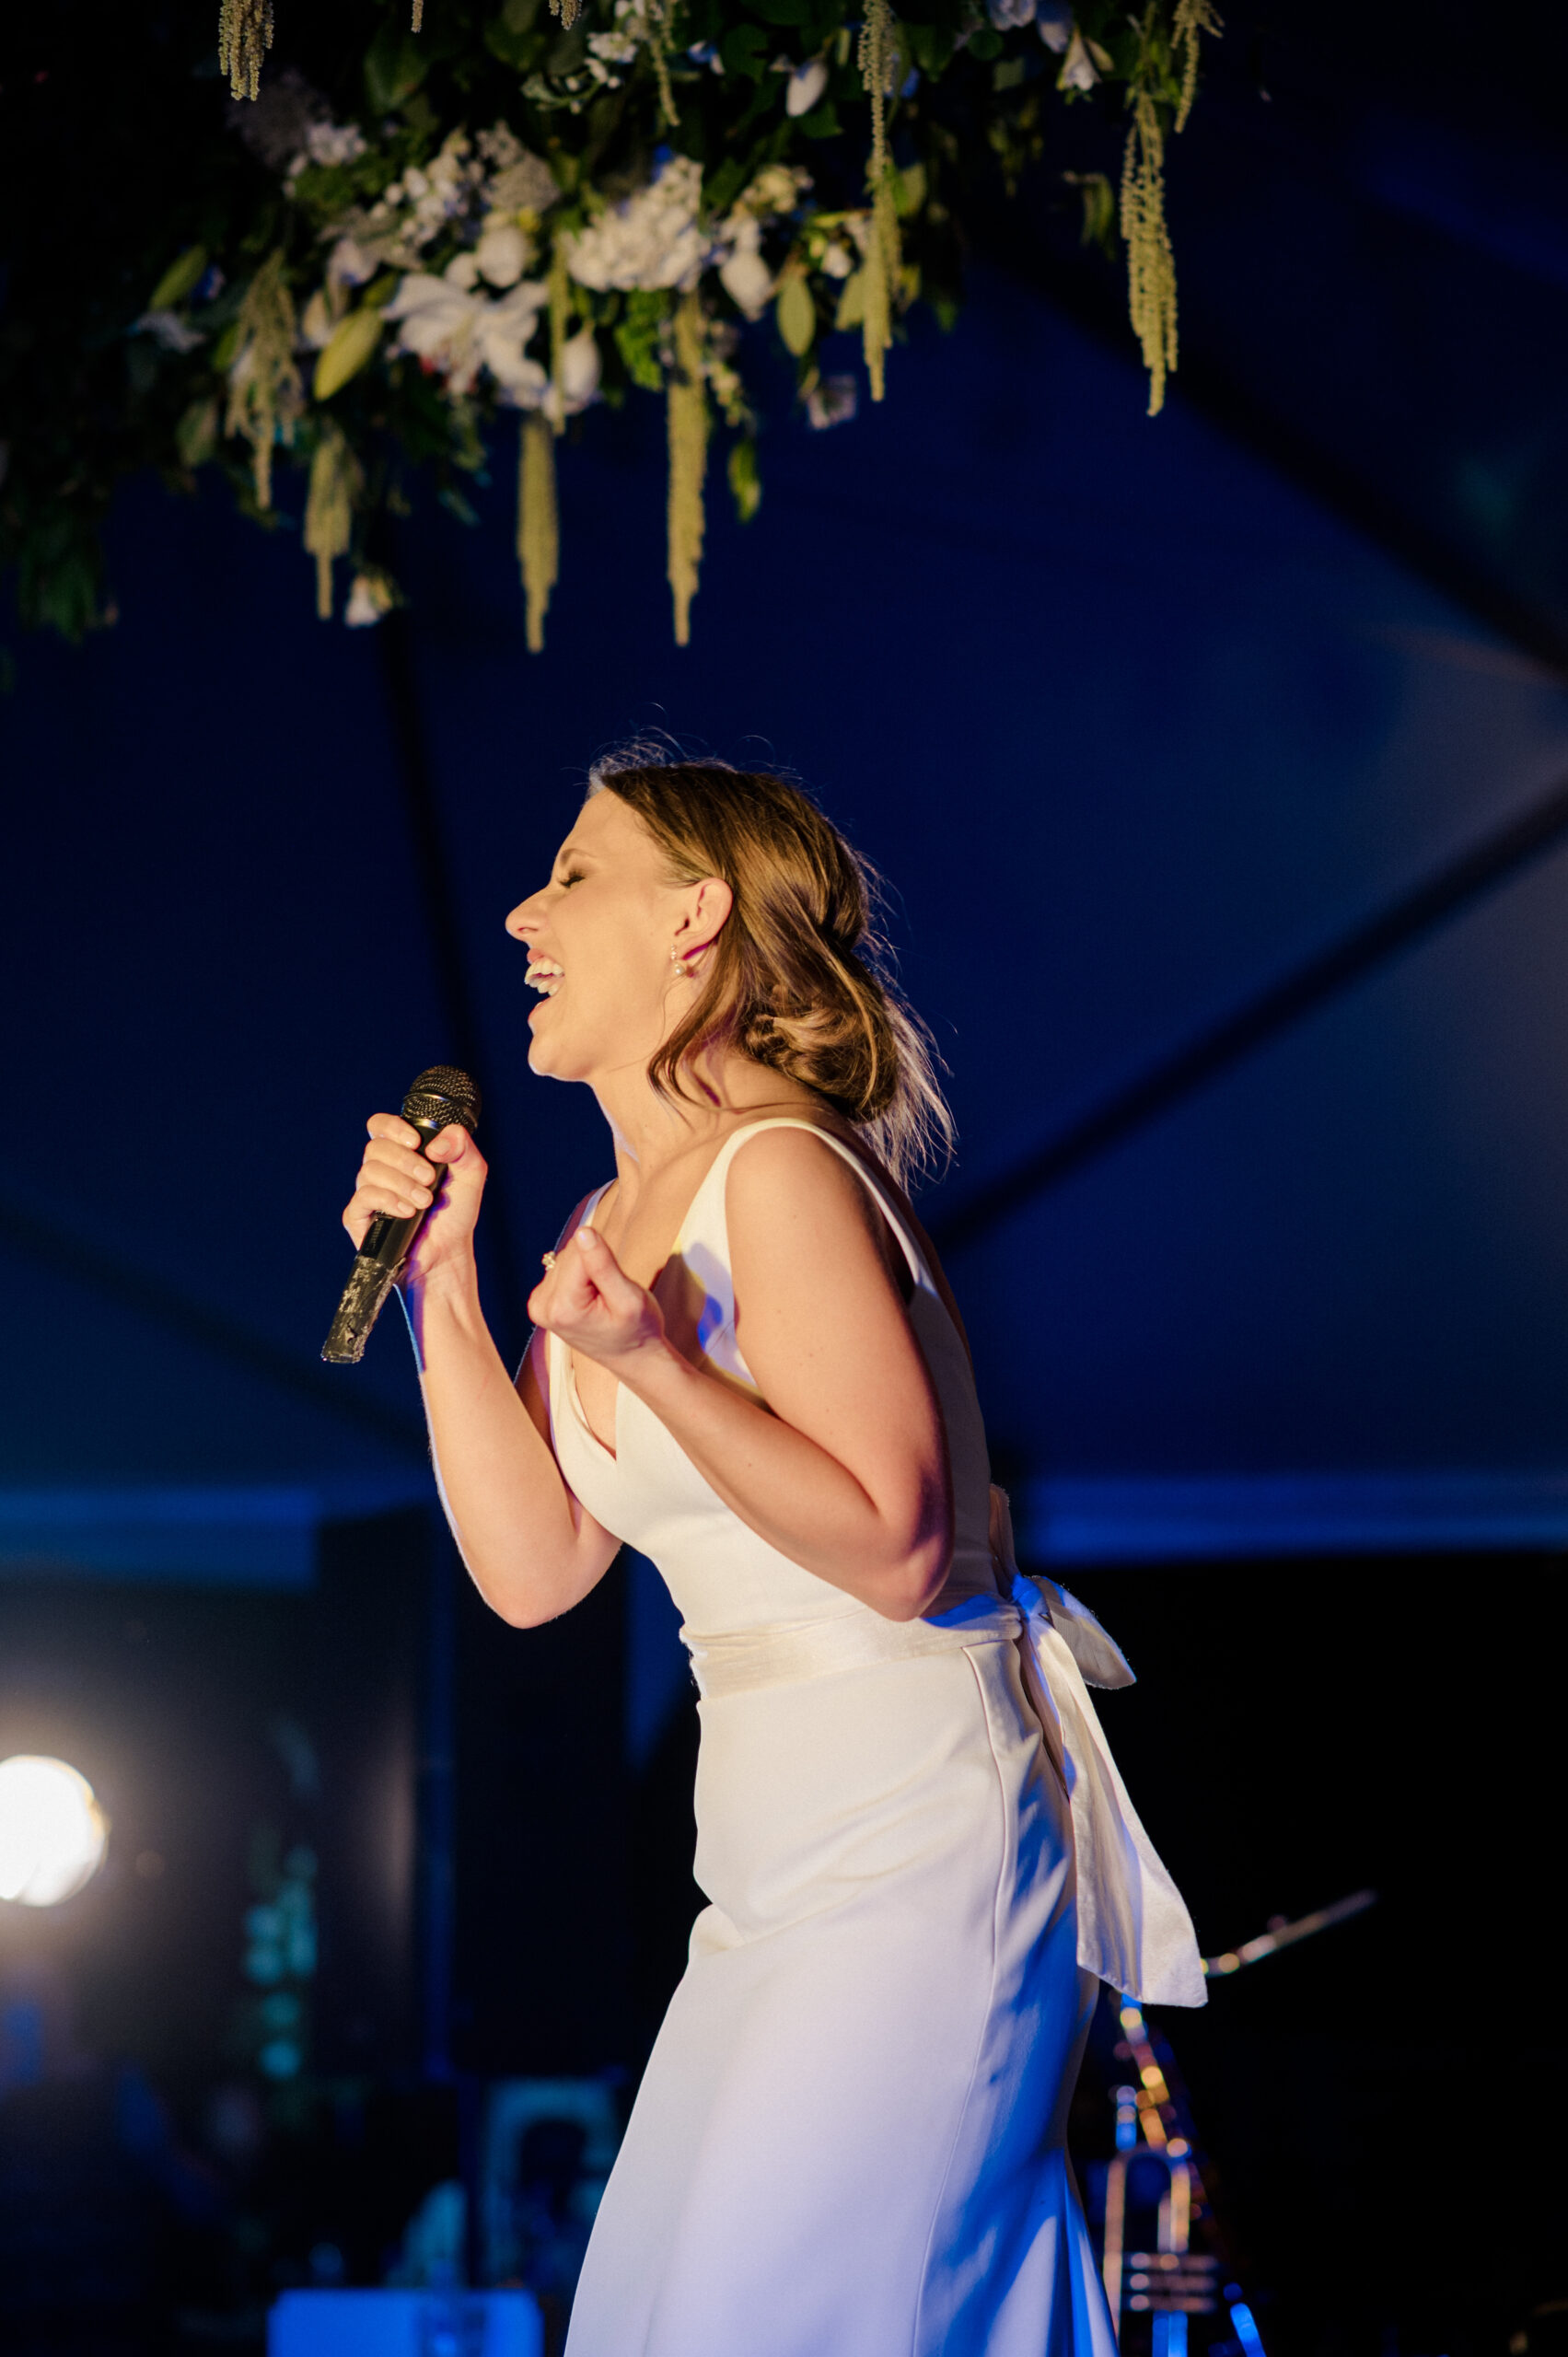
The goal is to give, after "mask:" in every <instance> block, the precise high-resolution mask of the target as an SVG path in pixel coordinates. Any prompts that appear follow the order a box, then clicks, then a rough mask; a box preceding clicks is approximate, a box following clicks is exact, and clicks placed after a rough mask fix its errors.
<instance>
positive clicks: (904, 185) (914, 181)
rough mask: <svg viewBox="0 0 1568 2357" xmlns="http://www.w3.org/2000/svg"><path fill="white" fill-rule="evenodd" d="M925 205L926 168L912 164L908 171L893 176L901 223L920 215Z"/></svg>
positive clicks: (896, 204)
mask: <svg viewBox="0 0 1568 2357" xmlns="http://www.w3.org/2000/svg"><path fill="white" fill-rule="evenodd" d="M893 203H894V205H895V207H896V209H897V211H898V215H899V218H900V221H907V220H908V219H909V217H910V215H911V214H912V213H918V212H919V211H920V208H921V206H922V205H923V203H925V166H924V165H923V164H911V165H910V166H909V168H908V169H907V170H905V171H901V172H896V173H895V174H894V176H893Z"/></svg>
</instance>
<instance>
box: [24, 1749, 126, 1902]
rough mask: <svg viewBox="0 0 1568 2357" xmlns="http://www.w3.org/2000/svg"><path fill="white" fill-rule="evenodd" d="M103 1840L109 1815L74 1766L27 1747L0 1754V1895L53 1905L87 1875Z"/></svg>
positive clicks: (99, 1862)
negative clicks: (8, 1756)
mask: <svg viewBox="0 0 1568 2357" xmlns="http://www.w3.org/2000/svg"><path fill="white" fill-rule="evenodd" d="M108 1846H109V1819H108V1818H107V1817H105V1815H104V1813H103V1811H102V1809H101V1808H100V1807H99V1804H98V1798H97V1795H96V1794H94V1792H93V1788H92V1786H91V1785H90V1784H89V1783H88V1782H87V1778H86V1777H85V1776H81V1775H78V1774H77V1772H76V1771H75V1768H71V1767H68V1766H67V1765H66V1763H65V1761H64V1759H44V1758H41V1756H39V1755H37V1754H35V1753H31V1752H18V1753H17V1756H16V1757H15V1758H14V1759H4V1760H0V1899H12V1900H14V1901H16V1902H17V1904H19V1905H20V1906H23V1907H57V1906H58V1905H59V1904H60V1901H61V1900H62V1899H63V1898H74V1897H75V1893H76V1892H77V1891H78V1890H80V1889H81V1888H82V1887H83V1886H84V1885H85V1884H87V1883H89V1882H90V1881H91V1880H92V1878H93V1876H94V1875H96V1874H97V1872H98V1870H99V1866H101V1865H102V1864H103V1857H104V1852H105V1850H106V1849H107V1848H108Z"/></svg>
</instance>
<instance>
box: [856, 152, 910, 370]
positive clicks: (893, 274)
mask: <svg viewBox="0 0 1568 2357" xmlns="http://www.w3.org/2000/svg"><path fill="white" fill-rule="evenodd" d="M893 180H894V173H893V168H892V166H891V165H889V167H888V169H887V170H886V171H885V172H884V173H883V175H882V178H881V180H880V181H879V183H878V184H877V191H876V194H875V196H874V198H873V200H872V206H871V222H870V236H869V237H868V238H867V240H866V247H865V313H864V315H863V317H862V319H861V323H860V342H861V350H862V351H863V353H864V354H865V373H866V375H867V376H868V377H870V379H871V398H872V400H873V401H880V400H881V398H882V395H883V393H884V391H885V389H886V379H885V375H884V370H883V361H884V359H885V357H886V355H887V354H888V352H889V350H890V348H891V346H892V342H893V291H894V289H895V287H896V286H897V285H898V283H899V269H900V261H901V254H900V242H899V207H898V202H897V199H896V198H895V196H894V193H893Z"/></svg>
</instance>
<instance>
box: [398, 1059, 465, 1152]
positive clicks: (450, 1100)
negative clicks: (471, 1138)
mask: <svg viewBox="0 0 1568 2357" xmlns="http://www.w3.org/2000/svg"><path fill="white" fill-rule="evenodd" d="M479 1113H480V1097H479V1090H478V1088H477V1086H475V1084H474V1083H473V1082H472V1081H471V1080H470V1078H469V1075H468V1074H467V1073H466V1072H459V1070H458V1067H457V1066H456V1064H432V1065H431V1067H430V1069H429V1071H428V1072H422V1073H421V1074H420V1075H419V1078H418V1079H417V1080H416V1081H415V1082H414V1084H413V1086H412V1088H411V1089H410V1090H409V1093H408V1095H407V1096H406V1097H404V1098H403V1119H404V1120H405V1121H417V1122H424V1121H435V1122H436V1124H437V1126H438V1127H440V1128H443V1129H444V1128H445V1127H446V1125H447V1122H448V1121H460V1122H461V1123H462V1125H463V1127H464V1129H465V1130H467V1131H468V1132H470V1135H471V1134H472V1132H473V1130H474V1128H475V1126H476V1124H477V1122H478V1120H479Z"/></svg>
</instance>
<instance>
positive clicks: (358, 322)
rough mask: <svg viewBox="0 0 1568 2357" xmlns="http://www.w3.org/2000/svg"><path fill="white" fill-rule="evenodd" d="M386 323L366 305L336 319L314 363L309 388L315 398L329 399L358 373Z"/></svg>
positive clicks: (379, 339) (378, 313)
mask: <svg viewBox="0 0 1568 2357" xmlns="http://www.w3.org/2000/svg"><path fill="white" fill-rule="evenodd" d="M386 324H387V323H386V321H385V319H383V318H382V317H381V314H380V312H379V311H374V310H370V309H368V308H366V309H362V310H358V311H351V312H350V313H349V315H348V317H347V319H340V320H339V321H338V324H337V326H336V327H335V328H334V329H333V330H332V333H331V340H330V342H329V343H328V344H327V347H326V349H325V351H324V352H323V353H322V354H321V357H320V358H319V360H318V361H317V363H316V381H315V383H314V385H313V386H312V388H311V390H312V391H313V392H314V394H315V396H316V399H317V400H318V401H331V398H332V395H333V394H334V393H336V392H340V391H341V390H342V389H343V386H344V385H346V384H347V383H348V380H349V378H350V377H357V376H358V374H359V372H360V370H361V369H362V368H363V367H364V366H365V364H366V361H367V360H368V359H369V357H370V355H371V354H372V353H373V352H374V351H375V349H376V347H377V344H378V343H380V341H381V331H382V329H383V328H384V327H385V326H386Z"/></svg>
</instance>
